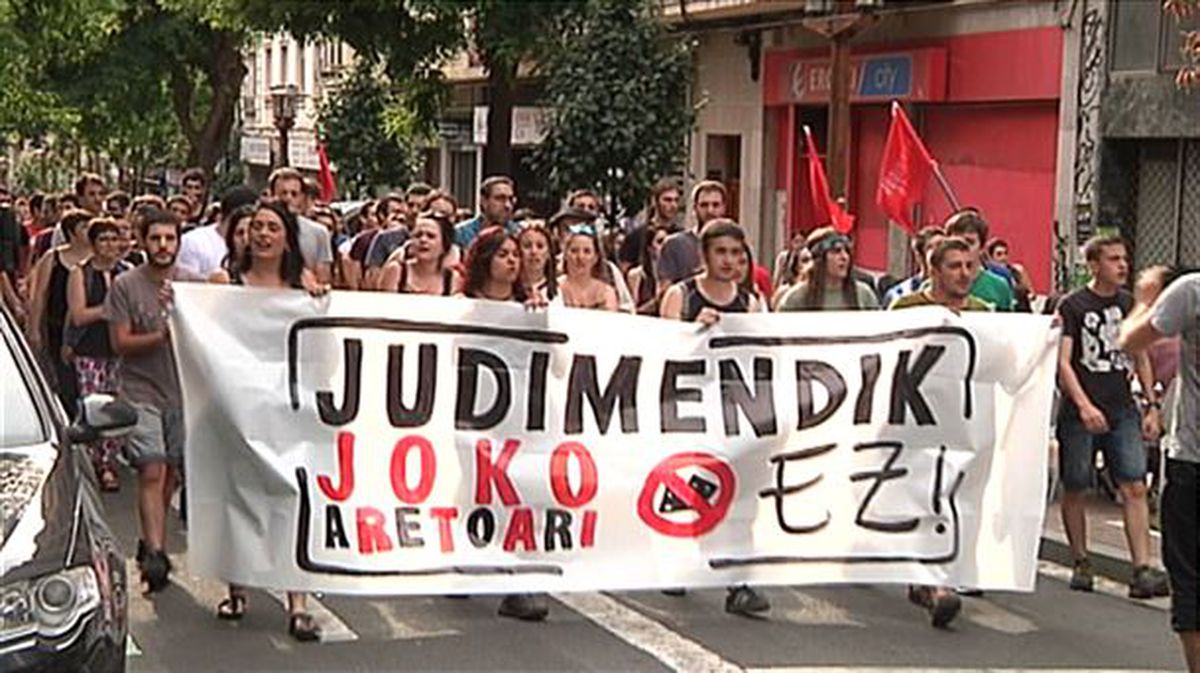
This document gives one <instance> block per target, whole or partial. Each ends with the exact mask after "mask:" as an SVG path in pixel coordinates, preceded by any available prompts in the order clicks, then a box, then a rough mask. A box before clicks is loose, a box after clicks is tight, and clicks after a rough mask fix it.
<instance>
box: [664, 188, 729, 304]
mask: <svg viewBox="0 0 1200 673" xmlns="http://www.w3.org/2000/svg"><path fill="white" fill-rule="evenodd" d="M726 200H727V199H726V192H725V185H723V184H721V183H720V182H717V181H716V180H702V181H700V182H698V183H696V186H695V187H693V188H692V214H693V215H694V216H695V220H696V226H695V227H694V228H692V229H686V230H684V231H680V232H676V233H674V234H671V236H670V237H668V238H667V240H666V241H665V242H664V243H663V247H662V252H660V253H659V255H658V291H659V293H660V294H661V293H663V292H665V291H666V289H667V288H668V287H670V286H672V285H674V284H675V283H678V282H680V281H683V280H687V279H688V278H691V277H692V276H695V275H696V274H698V273H700V272H701V271H703V270H704V264H703V262H702V261H701V257H700V235H699V232H700V229H701V228H703V227H704V225H705V224H707V223H708V222H710V221H712V220H715V219H717V218H719V217H725V202H726Z"/></svg>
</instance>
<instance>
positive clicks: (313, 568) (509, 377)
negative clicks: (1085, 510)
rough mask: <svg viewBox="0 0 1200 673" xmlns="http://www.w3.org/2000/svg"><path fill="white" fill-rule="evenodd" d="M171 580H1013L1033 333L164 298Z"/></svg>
mask: <svg viewBox="0 0 1200 673" xmlns="http://www.w3.org/2000/svg"><path fill="white" fill-rule="evenodd" d="M175 293H176V308H175V311H174V315H173V318H172V325H171V326H172V330H173V335H174V345H175V349H176V355H177V357H178V362H179V369H180V376H181V381H182V385H183V392H184V405H185V415H186V422H187V453H186V459H187V463H186V473H187V483H188V489H187V497H188V498H189V502H188V504H189V508H188V511H189V526H188V544H189V550H188V551H189V563H190V566H191V568H192V569H193V570H194V571H195V572H198V573H201V574H206V575H210V576H214V577H219V578H222V579H225V580H229V581H234V582H237V583H241V584H246V585H250V586H261V587H269V588H273V589H296V590H305V589H306V590H314V591H326V592H333V593H360V594H441V593H486V592H516V591H533V590H538V591H541V590H545V591H573V590H602V589H603V590H617V589H647V588H655V587H660V588H661V587H677V586H727V585H734V584H742V583H748V584H806V583H831V582H832V583H836V582H854V583H872V582H916V583H928V584H941V585H949V586H971V587H979V588H984V589H1016V590H1030V589H1032V587H1033V582H1034V577H1035V571H1036V557H1037V549H1038V543H1039V539H1040V533H1041V527H1042V517H1043V510H1044V505H1045V494H1046V454H1047V442H1048V438H1049V427H1050V406H1051V397H1052V393H1053V386H1054V377H1055V356H1056V353H1057V344H1058V333H1057V329H1055V328H1053V327H1052V326H1051V322H1050V319H1049V318H1046V317H1042V316H1029V315H1013V314H1005V315H970V316H962V317H960V316H956V315H954V314H952V313H950V312H948V311H946V310H943V309H940V308H929V309H913V310H908V311H899V312H895V313H889V312H860V313H809V314H803V313H792V314H784V315H774V314H761V315H726V316H724V317H723V318H722V320H721V321H720V323H719V324H718V325H716V326H715V327H713V328H711V329H704V328H702V327H700V326H699V325H696V324H689V323H680V322H673V321H666V320H656V319H650V318H644V317H637V316H628V315H619V314H613V313H604V312H597V311H582V310H573V309H564V308H558V307H552V308H550V309H549V310H547V311H542V312H536V313H530V312H527V311H525V310H524V309H523V308H522V307H520V306H519V305H515V304H513V305H509V304H499V303H492V302H476V301H470V300H466V299H455V300H451V299H444V298H427V297H413V296H401V295H382V294H360V293H351V292H338V293H334V294H333V295H332V296H329V297H326V298H322V299H313V298H311V297H309V296H307V295H304V294H303V293H300V292H272V291H263V290H254V289H247V288H230V287H220V286H205V285H188V284H178V285H176V287H175Z"/></svg>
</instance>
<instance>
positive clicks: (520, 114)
mask: <svg viewBox="0 0 1200 673" xmlns="http://www.w3.org/2000/svg"><path fill="white" fill-rule="evenodd" d="M545 136H546V109H545V108H540V107H520V106H517V107H514V108H513V111H512V144H513V145H537V144H538V143H540V142H542V138H544V137H545ZM473 138H474V140H475V144H476V145H486V144H487V141H488V109H487V107H477V108H475V132H474V134H473Z"/></svg>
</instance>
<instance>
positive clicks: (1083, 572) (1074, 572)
mask: <svg viewBox="0 0 1200 673" xmlns="http://www.w3.org/2000/svg"><path fill="white" fill-rule="evenodd" d="M1095 585H1096V578H1095V576H1094V575H1093V574H1092V562H1091V561H1089V560H1087V559H1086V558H1081V559H1075V565H1074V567H1073V568H1072V569H1071V591H1092V590H1093V589H1094V588H1095Z"/></svg>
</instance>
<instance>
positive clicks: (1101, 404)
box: [0, 168, 1200, 670]
mask: <svg viewBox="0 0 1200 673" xmlns="http://www.w3.org/2000/svg"><path fill="white" fill-rule="evenodd" d="M318 194H319V189H318V188H317V187H316V185H315V183H313V182H312V181H311V180H308V179H306V178H305V177H304V176H303V175H302V174H301V173H299V172H297V171H295V170H293V169H288V168H283V169H279V170H276V171H275V172H274V173H273V174H272V175H271V176H270V179H269V182H268V185H267V187H266V190H265V191H264V192H263V193H261V194H260V193H256V192H254V191H253V190H250V189H248V188H244V187H238V188H234V189H231V190H229V191H227V192H226V193H224V194H222V195H221V196H220V198H219V199H215V200H211V201H210V195H209V189H208V181H207V179H206V176H205V175H204V173H203V172H200V171H188V172H187V173H185V174H184V176H183V181H182V190H181V192H180V193H179V194H176V195H173V196H171V197H170V198H167V199H165V200H164V199H162V198H160V197H158V196H148V195H143V196H137V197H130V196H129V195H128V194H125V193H123V192H119V191H112V192H110V191H108V190H107V189H106V186H105V184H104V182H103V180H102V179H101V178H99V177H98V176H95V175H84V176H82V177H80V179H79V180H78V181H77V182H76V184H75V186H74V190H73V191H72V192H69V193H66V194H59V195H42V194H34V195H31V196H28V197H19V198H16V199H14V198H13V195H11V194H9V193H7V192H0V270H2V271H3V273H0V299H2V302H0V303H2V305H3V306H5V307H6V308H7V309H8V310H9V311H10V312H11V313H12V314H13V315H14V316H15V317H16V319H17V320H18V322H20V323H21V324H23V325H24V326H25V328H26V331H27V334H28V337H29V342H30V344H31V345H32V346H33V347H34V348H35V350H36V351H37V352H38V354H39V357H40V358H41V361H42V364H43V369H44V370H45V372H46V373H47V375H48V378H50V379H51V380H52V382H53V385H54V387H55V390H56V391H57V393H58V395H59V397H60V399H61V401H62V404H63V406H64V408H66V409H67V410H68V412H70V410H72V409H73V407H75V405H76V403H77V402H78V400H79V399H80V397H81V396H82V395H87V394H89V393H92V392H111V393H115V394H119V395H121V396H123V397H125V398H126V399H128V400H129V401H130V402H132V403H133V404H135V405H136V406H137V408H138V412H139V422H138V427H137V429H136V430H135V432H134V433H133V434H132V435H130V436H129V437H128V438H127V439H125V440H124V442H123V455H124V456H125V458H126V459H127V460H128V461H129V463H130V464H131V465H133V466H134V467H135V468H136V470H137V473H138V513H139V517H140V523H141V532H142V536H141V543H140V544H139V549H138V562H139V566H140V568H141V571H142V574H143V579H144V580H145V581H146V583H147V585H148V587H149V588H150V589H151V590H156V589H160V588H162V587H163V586H165V584H166V583H167V581H168V579H167V578H168V575H169V573H170V571H171V568H170V561H169V559H168V558H167V556H166V554H165V550H164V521H165V519H166V516H167V512H168V509H167V503H168V502H169V501H170V499H171V496H172V494H173V493H174V491H175V489H176V488H177V487H178V484H179V483H180V479H179V477H180V470H181V469H182V460H183V425H182V413H181V401H180V394H179V386H178V381H177V378H176V373H175V364H174V362H173V357H172V355H171V349H170V348H169V342H170V338H171V337H170V333H169V327H168V323H167V321H166V319H165V317H166V315H167V311H168V310H169V307H170V301H171V293H170V281H207V282H214V283H229V284H235V285H248V286H256V287H271V288H279V289H281V290H282V289H288V288H291V289H294V290H296V291H306V292H309V293H311V294H314V295H317V294H323V293H325V292H329V291H331V290H333V291H342V290H355V291H373V292H396V293H405V294H427V295H440V296H446V297H449V296H462V297H468V298H472V299H476V300H488V301H505V302H520V303H523V304H525V305H526V306H529V307H534V308H542V307H547V306H565V307H571V308H578V309H590V310H599V311H616V312H626V313H637V314H641V315H645V316H658V317H661V318H666V319H676V320H684V321H692V322H698V323H702V324H707V325H711V324H713V323H715V322H717V321H718V320H720V318H721V316H722V315H723V314H725V313H755V312H764V311H779V312H792V311H846V310H852V311H857V310H878V309H904V308H909V307H917V306H927V305H939V306H943V307H946V308H948V309H950V310H952V311H955V312H960V311H999V312H1005V311H1024V312H1028V311H1031V310H1033V308H1034V306H1035V305H1037V304H1041V305H1042V306H1043V308H1042V309H1041V310H1043V311H1044V312H1046V313H1051V312H1053V313H1056V314H1057V315H1058V316H1059V318H1060V320H1061V324H1062V330H1063V336H1062V347H1061V349H1060V358H1059V389H1060V397H1061V404H1060V405H1059V409H1058V411H1057V414H1056V431H1055V436H1056V440H1057V445H1058V467H1059V470H1058V473H1059V475H1060V478H1061V481H1062V486H1063V488H1064V490H1065V495H1064V497H1063V503H1062V516H1063V521H1064V525H1065V528H1066V531H1067V535H1068V538H1069V542H1070V547H1071V550H1072V552H1073V554H1074V557H1075V561H1074V567H1073V571H1072V576H1071V580H1070V586H1071V588H1072V589H1076V590H1081V591H1091V590H1092V588H1093V585H1094V578H1093V572H1092V567H1091V564H1090V562H1089V561H1088V549H1087V541H1086V530H1087V527H1086V502H1087V500H1086V498H1085V497H1084V495H1085V493H1086V492H1087V491H1088V490H1089V489H1090V488H1092V487H1093V486H1094V485H1095V484H1096V483H1097V475H1096V469H1095V467H1096V454H1097V452H1102V453H1103V457H1104V460H1103V465H1104V467H1105V470H1106V472H1107V476H1108V478H1110V479H1111V480H1112V481H1113V482H1115V483H1116V487H1117V490H1118V491H1119V495H1120V501H1121V504H1122V508H1123V512H1124V520H1125V533H1126V536H1127V542H1128V546H1129V550H1130V555H1131V558H1132V561H1133V565H1134V567H1135V570H1134V574H1133V578H1132V580H1131V582H1130V585H1129V594H1130V596H1132V597H1135V598H1139V599H1140V598H1151V597H1154V596H1165V595H1168V593H1170V594H1171V595H1172V596H1173V625H1174V627H1175V629H1176V630H1177V631H1178V632H1179V633H1180V635H1181V639H1182V640H1183V643H1184V647H1185V652H1186V654H1187V656H1188V660H1189V663H1190V664H1191V665H1193V666H1194V667H1195V666H1200V654H1198V653H1200V639H1198V638H1197V636H1196V634H1197V632H1198V631H1197V629H1200V624H1198V622H1200V601H1198V597H1197V588H1198V586H1197V585H1198V583H1200V576H1198V575H1197V572H1198V568H1200V551H1198V549H1197V545H1196V544H1195V540H1196V539H1197V534H1198V530H1197V525H1198V524H1197V503H1198V502H1200V497H1198V495H1197V494H1200V484H1198V482H1200V479H1198V476H1197V475H1198V474H1200V428H1198V424H1200V420H1198V419H1200V374H1198V373H1197V364H1198V363H1197V359H1198V358H1200V355H1198V354H1200V274H1194V273H1193V274H1182V275H1181V274H1178V273H1173V272H1172V271H1170V270H1167V269H1165V268H1161V267H1155V268H1151V269H1146V270H1143V273H1142V274H1141V275H1140V277H1139V279H1138V282H1137V283H1136V294H1135V293H1133V292H1130V290H1128V289H1127V287H1128V286H1129V285H1130V281H1131V278H1130V274H1131V269H1130V256H1129V249H1128V246H1127V245H1126V243H1125V242H1124V241H1123V240H1122V239H1121V238H1119V237H1117V236H1100V237H1096V238H1094V239H1092V240H1090V241H1088V242H1087V244H1086V246H1084V248H1083V254H1084V257H1085V259H1086V262H1087V266H1088V269H1089V272H1090V281H1089V282H1088V284H1087V286H1086V287H1082V288H1080V289H1078V290H1075V291H1074V292H1071V293H1070V294H1067V295H1066V296H1062V297H1057V298H1053V299H1050V300H1046V299H1045V298H1037V297H1035V295H1034V292H1033V289H1032V287H1031V283H1030V280H1029V274H1028V273H1027V272H1026V270H1025V269H1024V268H1022V267H1021V265H1020V264H1017V263H1015V262H1014V261H1012V260H1011V259H1010V258H1009V254H1008V253H1009V246H1008V244H1007V242H1005V241H1004V240H1002V239H998V238H993V237H991V236H990V235H989V226H988V223H987V221H986V219H985V216H984V214H983V213H981V212H980V211H979V210H977V209H974V208H964V209H961V210H959V211H957V212H955V213H953V214H952V215H951V216H950V217H949V218H947V220H946V221H945V222H944V223H943V224H942V225H941V226H930V227H926V228H924V229H922V230H920V231H918V232H916V233H915V234H914V236H913V237H912V249H911V252H912V261H913V268H914V270H915V273H914V274H913V275H912V276H911V277H909V278H904V279H895V278H891V277H888V276H879V275H876V274H873V273H871V272H868V271H866V270H864V269H862V268H860V267H859V266H857V265H856V264H855V262H854V246H853V241H852V240H851V238H850V237H849V236H848V235H846V234H844V233H841V232H838V231H836V230H835V229H833V228H831V227H820V228H817V229H815V230H813V231H810V232H807V233H806V234H805V235H802V236H796V237H795V238H794V239H793V240H792V241H790V243H789V245H787V246H786V247H785V249H783V250H781V251H779V253H778V255H777V256H775V258H774V269H773V271H769V270H768V269H767V268H765V267H764V266H762V265H760V264H757V263H756V262H755V260H754V257H753V253H752V248H751V246H750V245H749V242H748V240H747V237H746V234H745V233H744V231H743V229H742V227H741V226H739V224H738V223H737V222H735V221H734V220H733V219H730V218H729V216H728V213H727V212H726V207H727V204H728V203H729V195H728V194H727V193H726V189H725V187H724V185H722V184H721V183H720V182H716V181H712V180H704V181H700V182H698V183H697V184H695V185H694V186H693V187H692V188H691V189H690V190H688V191H687V192H685V190H684V188H683V186H682V185H681V184H680V183H678V182H676V181H674V180H672V179H663V180H661V181H659V182H658V183H657V184H655V185H653V187H652V189H651V190H650V197H649V202H648V203H647V204H646V207H645V209H644V210H643V212H641V213H639V214H638V215H637V217H635V218H630V219H629V220H627V221H620V222H614V221H610V220H609V219H608V218H607V217H606V215H605V214H604V203H603V202H602V199H601V198H600V197H599V196H598V195H597V194H595V193H593V192H592V191H589V190H586V189H581V190H577V191H574V192H572V193H570V194H569V195H567V196H566V198H565V199H564V200H563V204H562V208H561V209H560V210H559V211H558V212H556V213H554V214H552V215H551V216H550V217H548V218H545V219H543V218H539V217H537V216H536V215H535V214H534V213H530V212H528V211H522V210H518V208H517V205H518V201H517V193H516V185H515V183H514V182H513V180H511V179H510V178H508V177H505V176H493V177H489V178H487V179H486V180H484V181H483V183H482V185H481V187H480V192H479V209H478V212H477V213H471V212H467V211H464V210H462V209H461V208H460V204H458V203H457V202H456V201H455V199H454V198H453V197H452V196H451V195H449V194H447V193H445V192H442V191H439V190H436V189H433V188H431V187H429V186H427V185H422V184H415V185H412V186H411V187H409V188H408V189H407V190H406V191H405V192H403V193H395V194H389V195H387V196H385V197H383V198H380V199H378V200H373V201H368V202H366V203H363V204H361V205H359V206H358V207H356V208H354V209H353V210H351V211H349V212H345V213H343V212H339V211H337V210H334V209H333V208H331V206H330V204H325V203H321V202H320V201H319V199H318ZM1177 373H1178V374H1177ZM1169 403H1173V404H1171V405H1170V408H1171V409H1175V408H1178V409H1179V411H1176V412H1175V413H1166V412H1165V410H1166V409H1167V408H1168V404H1169ZM1164 427H1165V428H1166V430H1167V441H1165V442H1164V444H1165V445H1166V449H1167V451H1168V456H1167V463H1166V474H1167V478H1168V484H1167V490H1166V492H1165V493H1164V494H1163V496H1162V511H1163V517H1162V519H1163V528H1164V530H1163V545H1164V553H1163V558H1164V560H1165V562H1166V565H1167V568H1168V570H1169V573H1170V581H1169V582H1168V576H1167V573H1164V572H1163V571H1162V570H1160V569H1158V568H1156V567H1154V566H1153V564H1152V562H1151V558H1152V554H1151V551H1150V527H1151V526H1150V521H1151V509H1152V508H1151V504H1152V501H1153V498H1152V491H1151V489H1150V488H1149V487H1148V475H1149V473H1150V472H1151V469H1152V467H1151V466H1152V461H1154V460H1156V459H1157V456H1156V454H1157V451H1158V444H1157V443H1156V442H1155V440H1157V439H1158V437H1159V435H1160V433H1162V432H1163V430H1164ZM119 448H121V447H119V446H118V445H117V444H116V443H114V442H112V441H105V442H101V443H100V444H98V445H96V446H94V447H91V449H92V457H93V460H94V464H95V468H96V473H97V476H98V480H99V484H100V486H101V487H102V488H103V489H105V490H115V489H117V488H118V487H119V479H118V478H117V472H116V469H117V468H116V465H117V457H118V453H119V451H118V449H119ZM968 591H970V590H969V589H959V590H955V589H952V588H947V587H911V588H910V590H909V598H910V600H912V601H913V602H914V603H916V604H918V605H920V606H922V607H923V608H924V609H926V610H927V611H928V612H929V615H930V618H931V621H932V623H933V624H934V625H935V626H945V625H946V624H948V623H950V622H951V620H953V619H954V617H955V616H956V615H957V614H958V612H959V610H960V607H961V599H960V598H959V595H960V593H963V592H968ZM681 592H682V590H670V591H668V592H667V593H670V594H673V595H674V594H679V593H681ZM304 598H305V597H304V595H303V594H299V593H293V594H290V595H289V612H290V622H289V631H290V632H291V634H292V635H293V636H295V637H296V638H298V639H300V640H311V639H315V638H317V637H318V636H319V625H318V624H317V623H316V622H315V620H313V618H312V617H311V616H309V615H308V613H307V612H306V609H305V600H304ZM246 607H247V599H246V594H245V592H244V590H243V589H242V588H241V587H236V586H231V587H230V588H229V596H228V598H227V599H225V600H224V601H222V603H221V604H220V606H219V607H218V615H219V616H220V617H222V618H225V619H238V618H240V617H241V616H242V615H243V614H244V612H245V610H246ZM725 608H726V610H728V611H729V612H731V613H736V614H744V615H757V614H761V613H764V612H766V611H768V610H769V609H770V604H769V601H768V600H767V598H766V596H764V595H762V594H761V593H759V592H758V591H755V590H754V589H753V588H751V587H746V586H740V587H731V588H730V590H729V594H728V596H727V599H726V604H725ZM547 611H548V608H547V601H546V598H545V597H544V596H541V595H533V594H523V595H511V596H507V597H505V598H504V599H503V601H502V602H501V605H500V614H502V615H505V616H510V617H516V618H520V619H527V620H538V619H542V618H544V617H545V616H546V614H547ZM1193 670H1196V669H1195V668H1193Z"/></svg>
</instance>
